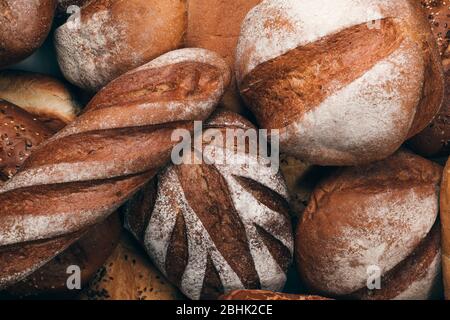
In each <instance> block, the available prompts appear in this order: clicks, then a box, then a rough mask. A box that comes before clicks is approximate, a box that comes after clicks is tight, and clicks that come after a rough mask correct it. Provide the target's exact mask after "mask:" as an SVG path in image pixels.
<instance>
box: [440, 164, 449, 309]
mask: <svg viewBox="0 0 450 320" xmlns="http://www.w3.org/2000/svg"><path fill="white" fill-rule="evenodd" d="M441 221H442V267H443V276H444V287H445V297H446V299H447V300H450V161H449V162H447V166H446V168H445V170H444V178H443V182H442V188H441Z"/></svg>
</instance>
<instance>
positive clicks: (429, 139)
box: [409, 0, 450, 156]
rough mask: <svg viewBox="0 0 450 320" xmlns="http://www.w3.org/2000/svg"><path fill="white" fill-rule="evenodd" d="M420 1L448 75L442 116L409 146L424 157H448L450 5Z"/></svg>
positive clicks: (445, 72) (437, 1)
mask: <svg viewBox="0 0 450 320" xmlns="http://www.w3.org/2000/svg"><path fill="white" fill-rule="evenodd" d="M417 1H421V3H422V5H423V7H424V11H425V13H426V14H427V16H428V18H429V22H430V25H431V30H432V31H433V34H434V37H435V38H436V40H437V42H438V45H439V50H440V53H441V59H442V64H443V66H444V74H445V97H444V103H443V105H442V107H441V110H440V111H439V113H438V115H437V116H436V117H435V118H434V119H433V121H432V122H431V123H430V125H429V126H428V127H427V128H425V130H423V131H422V132H421V133H419V134H418V135H417V136H415V137H413V138H412V139H411V140H410V142H409V144H410V146H411V147H412V148H413V149H414V150H415V151H417V152H418V153H420V154H422V155H424V156H448V155H449V154H450V144H449V141H450V47H449V45H450V41H449V40H450V37H449V35H450V34H449V31H450V6H449V3H448V2H447V1H445V0H417Z"/></svg>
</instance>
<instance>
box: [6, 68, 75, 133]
mask: <svg viewBox="0 0 450 320" xmlns="http://www.w3.org/2000/svg"><path fill="white" fill-rule="evenodd" d="M0 99H4V100H6V101H8V102H11V103H13V104H15V105H17V106H19V107H20V108H22V109H24V110H26V111H28V112H30V113H32V114H33V115H34V117H35V118H37V119H39V120H40V121H41V122H43V123H44V124H45V125H46V126H47V127H49V128H50V129H52V130H54V131H58V130H60V129H62V128H63V127H65V126H66V125H67V124H69V123H70V122H72V121H73V120H75V118H76V116H77V115H78V114H79V112H80V105H79V103H78V102H77V100H76V99H75V96H74V95H73V93H72V92H71V91H70V90H69V89H68V87H67V86H66V85H65V84H64V83H62V82H61V81H59V80H57V79H55V78H52V77H49V76H46V75H42V74H38V73H31V72H24V71H12V70H10V71H0Z"/></svg>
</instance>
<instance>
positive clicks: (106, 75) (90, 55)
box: [55, 0, 186, 91]
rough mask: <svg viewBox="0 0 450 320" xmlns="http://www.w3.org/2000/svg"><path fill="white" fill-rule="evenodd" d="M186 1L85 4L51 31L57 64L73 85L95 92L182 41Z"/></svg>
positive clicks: (133, 1) (113, 1) (154, 0)
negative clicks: (78, 13)
mask: <svg viewBox="0 0 450 320" xmlns="http://www.w3.org/2000/svg"><path fill="white" fill-rule="evenodd" d="M185 10H186V8H185V3H184V2H182V1H178V0H169V1H156V0H150V1H149V0H131V1H118V0H100V1H94V2H90V3H88V4H87V5H85V6H84V7H83V8H82V10H81V12H80V16H79V18H77V17H74V16H73V17H71V18H70V19H69V20H68V22H67V23H66V24H64V25H63V26H61V27H60V28H58V29H57V30H56V32H55V46H56V51H57V54H58V62H59V65H60V67H61V69H62V71H63V73H64V75H65V77H66V78H67V79H68V80H69V81H71V82H72V83H74V84H75V85H77V86H80V87H82V88H84V89H87V90H90V91H98V90H99V89H100V88H102V87H103V86H105V85H106V84H107V83H108V82H110V81H111V80H113V79H114V78H116V77H118V76H119V75H121V74H123V73H125V72H126V71H129V70H131V69H133V68H135V67H138V66H140V65H142V64H143V63H145V62H148V61H150V60H152V59H154V58H155V57H157V56H159V55H161V54H163V53H165V52H168V51H170V50H173V49H176V48H177V47H179V46H180V45H181V41H182V37H183V33H184V28H185V23H186V21H185V19H186V13H185Z"/></svg>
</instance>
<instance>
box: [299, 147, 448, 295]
mask: <svg viewBox="0 0 450 320" xmlns="http://www.w3.org/2000/svg"><path fill="white" fill-rule="evenodd" d="M441 176H442V168H441V167H440V166H439V165H437V164H434V163H433V162H430V161H428V160H425V159H423V158H421V157H419V156H417V155H414V154H412V153H409V152H406V151H398V152H397V153H395V154H394V155H393V156H391V157H389V158H388V159H386V160H383V161H380V162H376V163H374V164H371V165H367V166H361V167H355V168H345V169H339V170H338V171H337V172H336V173H334V174H333V175H332V176H330V177H329V178H327V179H325V180H324V181H323V182H321V183H320V184H319V185H318V187H317V188H316V190H315V191H314V193H313V195H312V198H311V202H310V204H309V205H308V207H307V209H306V210H305V213H304V215H303V217H302V219H301V221H300V223H299V225H298V228H297V234H296V258H297V264H298V269H299V272H300V275H301V277H302V279H303V281H304V282H305V284H306V285H307V286H308V287H309V288H310V289H311V290H313V292H318V293H321V294H323V295H326V296H331V297H345V298H358V299H428V298H436V297H439V296H440V294H441V292H440V291H439V287H441V276H440V275H441V248H440V231H439V229H440V226H439V222H437V221H436V218H437V216H438V213H439V184H440V181H441ZM377 280H379V283H378V284H377ZM369 284H373V285H374V286H373V287H370V286H369ZM372 289H373V290H372Z"/></svg>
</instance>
